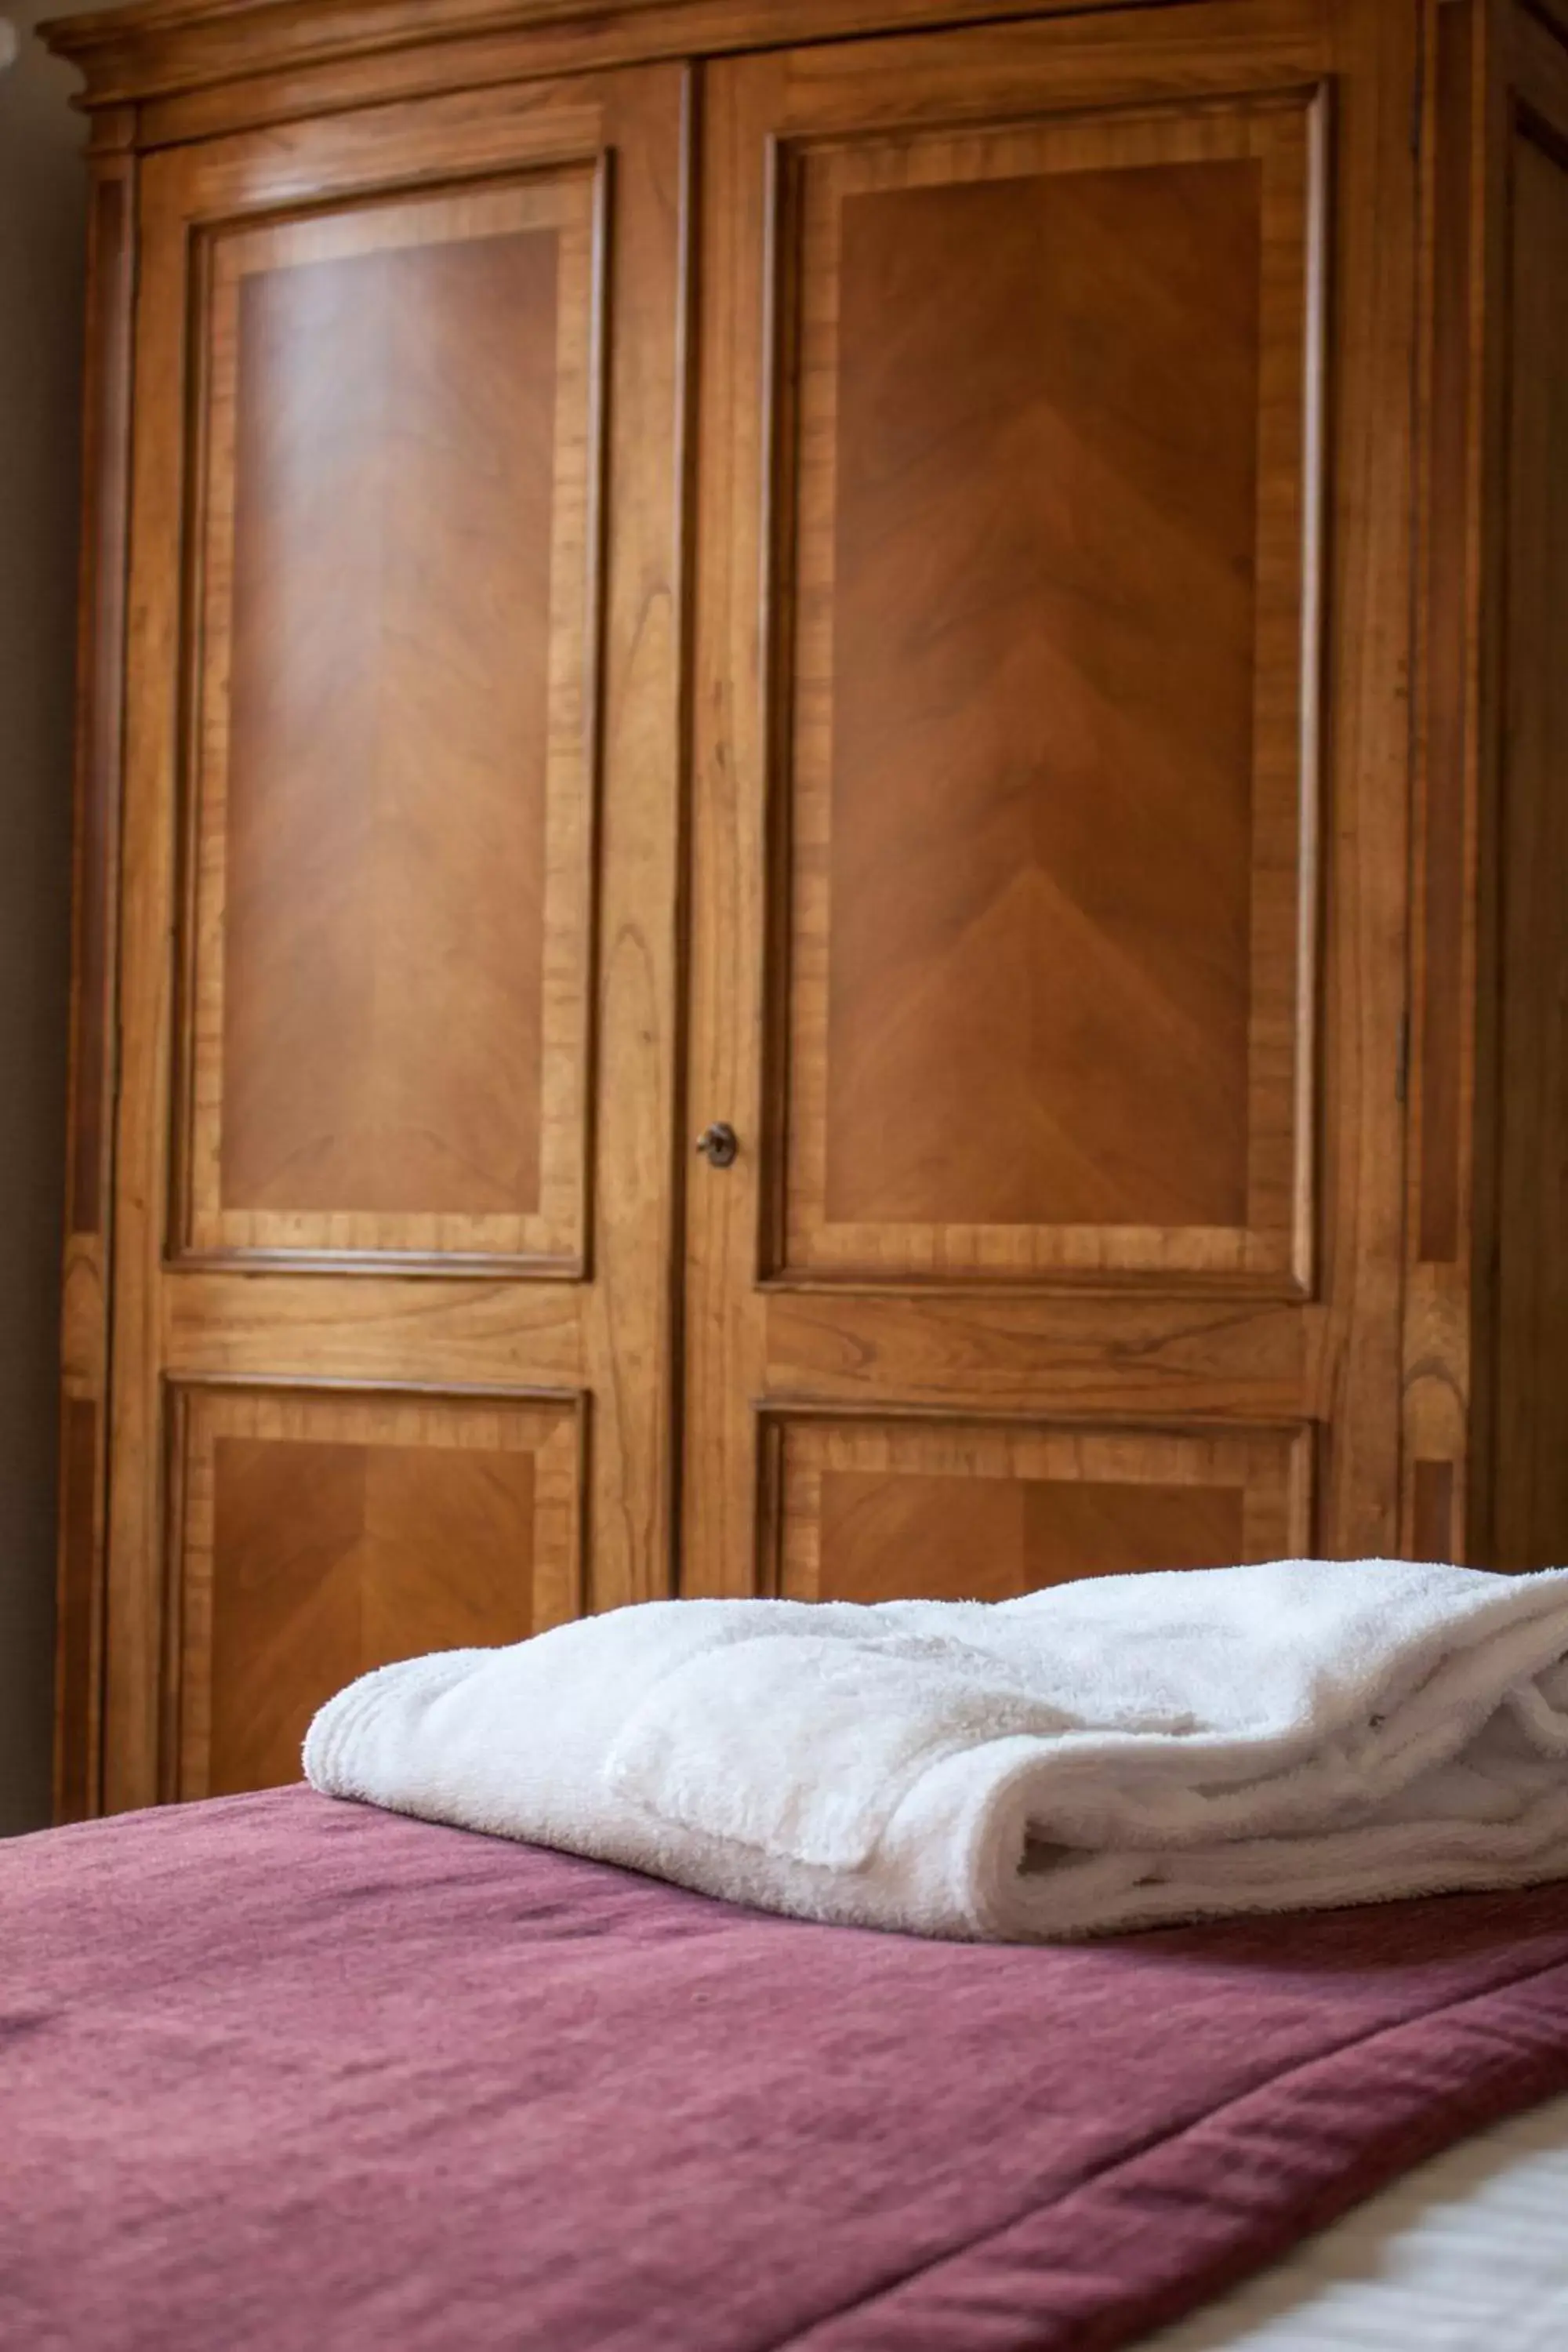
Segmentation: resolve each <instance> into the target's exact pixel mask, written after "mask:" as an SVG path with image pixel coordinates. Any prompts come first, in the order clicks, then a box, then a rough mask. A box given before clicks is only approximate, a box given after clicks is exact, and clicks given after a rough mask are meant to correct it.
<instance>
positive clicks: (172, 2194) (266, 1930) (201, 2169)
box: [0, 1790, 1568, 2352]
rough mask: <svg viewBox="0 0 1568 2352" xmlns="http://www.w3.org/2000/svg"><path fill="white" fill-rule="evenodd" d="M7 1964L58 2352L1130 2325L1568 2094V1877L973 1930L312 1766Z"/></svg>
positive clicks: (1038, 2333) (849, 2349)
mask: <svg viewBox="0 0 1568 2352" xmlns="http://www.w3.org/2000/svg"><path fill="white" fill-rule="evenodd" d="M0 1949H3V1953H4V1964H3V1973H0V2116H3V2117H4V2129H3V2137H0V2344H5V2345H6V2346H12V2345H15V2346H17V2347H21V2346H26V2347H28V2352H56V2347H64V2352H130V2347H136V2348H137V2352H219V2347H221V2348H222V2352H295V2347H299V2352H304V2347H310V2352H359V2347H365V2352H369V2347H377V2352H458V2347H461V2352H492V2347H493V2348H494V2352H501V2347H505V2352H535V2347H537V2352H611V2347H614V2352H784V2347H810V2352H1068V2347H1071V2352H1097V2347H1113V2346H1117V2345H1122V2344H1126V2343H1130V2342H1131V2341H1133V2340H1135V2339H1136V2338H1137V2337H1138V2336H1140V2335H1142V2333H1143V2332H1145V2331H1146V2330H1148V2329H1151V2328H1152V2327H1154V2326H1157V2325H1158V2324H1160V2323H1161V2322H1163V2321H1164V2320H1166V2319H1169V2318H1172V2317H1173V2316H1175V2315H1177V2314H1179V2313H1180V2312H1182V2311H1184V2310H1185V2309H1187V2308H1189V2307H1191V2306H1192V2305H1194V2304H1196V2303H1198V2302H1200V2301H1202V2300H1203V2299H1205V2297H1206V2296H1208V2295H1210V2294H1214V2293H1215V2292H1217V2291H1218V2290H1219V2289H1220V2288H1221V2287H1223V2286H1225V2285H1226V2284H1229V2283H1230V2282H1232V2281H1233V2280H1234V2279H1236V2278H1237V2277H1238V2276H1239V2275H1241V2274H1242V2273H1244V2272H1246V2271H1247V2270H1248V2269H1251V2268H1253V2267H1256V2266H1257V2265H1258V2264H1260V2263H1265V2262H1267V2261H1268V2260H1269V2259H1270V2258H1271V2257H1272V2256H1274V2255H1275V2254H1276V2253H1278V2252H1280V2251H1281V2250H1282V2249H1283V2248H1284V2247H1285V2246H1287V2245H1288V2244H1289V2242H1291V2241H1292V2240H1294V2239H1296V2238H1298V2237H1300V2235H1301V2234H1302V2233H1303V2232H1304V2231H1308V2230H1310V2229H1311V2228H1313V2227H1315V2226H1317V2225H1318V2224H1320V2223H1321V2222H1323V2221H1327V2220H1329V2219H1330V2218H1331V2217H1332V2216H1333V2215H1334V2214H1335V2213H1337V2212H1339V2211H1341V2210H1342V2209H1343V2208H1344V2207H1345V2206H1347V2205H1348V2204H1350V2203H1352V2201H1353V2200H1355V2199H1356V2198H1358V2197H1360V2196H1363V2195H1364V2194H1366V2193H1367V2192H1369V2191H1370V2190H1372V2189H1374V2188H1376V2187H1378V2186H1379V2185H1381V2183H1382V2182H1384V2180H1386V2179H1389V2178H1390V2177H1391V2176H1392V2175H1393V2174H1394V2173H1395V2172H1397V2171H1400V2170H1402V2169H1403V2168H1405V2167H1406V2166H1408V2165H1410V2164H1413V2163H1415V2161H1416V2160H1417V2159H1419V2158H1422V2157H1424V2156H1426V2155H1427V2154H1428V2153H1430V2152H1432V2151H1434V2150H1436V2149H1437V2148H1439V2147H1442V2146H1444V2145H1445V2144H1446V2143H1447V2142H1450V2141H1452V2140H1454V2139H1456V2138H1458V2137H1461V2136H1462V2135H1463V2134H1465V2133H1466V2132H1468V2131H1470V2130H1472V2129H1474V2128H1476V2127H1478V2126H1481V2125H1483V2124H1485V2123H1488V2122H1490V2121H1492V2120H1494V2119H1496V2118H1498V2117H1499V2116H1502V2115H1504V2114H1506V2113H1508V2112H1509V2111H1510V2110H1513V2109H1517V2108H1520V2107H1523V2106H1526V2105H1530V2104H1531V2102H1532V2101H1534V2100H1537V2099H1541V2098H1544V2097H1547V2096H1549V2095H1553V2094H1556V2093H1561V2092H1565V2091H1568V1886H1557V1887H1549V1888H1544V1889H1542V1890H1540V1891H1539V1892H1536V1893H1533V1894H1527V1895H1504V1896H1474V1895H1468V1896H1449V1897H1447V1898H1441V1899H1437V1900H1434V1901H1426V1902H1421V1903H1407V1904H1401V1905H1396V1906H1387V1907H1385V1908H1383V1909H1374V1910H1365V1911H1354V1912H1341V1913H1332V1914H1324V1915H1321V1916H1315V1917H1302V1918H1295V1919H1281V1920H1275V1921H1271V1922H1257V1921H1254V1922H1249V1923H1239V1924H1237V1923H1233V1924H1230V1925H1227V1926H1226V1927H1211V1928H1205V1929H1194V1928H1188V1929H1176V1930H1165V1931H1163V1932H1162V1933H1160V1934H1157V1935H1148V1936H1142V1937H1131V1938H1128V1939H1125V1940H1123V1941H1121V1942H1116V1943H1107V1944H1101V1945H1097V1946H1089V1947H1080V1948H1065V1949H1056V1950H1028V1949H1020V1948H996V1947H977V1946H966V1945H952V1944H939V1943H931V1942H926V1941H914V1940H906V1939H905V1938H903V1937H895V1936H879V1935H873V1934H869V1933H865V1932H862V1931H859V1930H855V1929H848V1928H838V1927H815V1926H810V1925H806V1924H805V1923H803V1922H800V1921H795V1920H784V1919H778V1918H771V1917H762V1916H756V1915H754V1914H752V1913H749V1912H745V1911H741V1910H736V1909H732V1908H729V1907H727V1906H723V1905H721V1904H717V1903H712V1902H710V1901H707V1900H705V1899H704V1898H703V1897H701V1896H699V1895H688V1894H684V1893H682V1892H680V1891H679V1890H677V1889H675V1888H673V1887H668V1886H664V1885H656V1884H654V1883H652V1882H650V1881H647V1880H643V1879H639V1878H637V1877H634V1876H632V1875H630V1874H626V1873H624V1872H618V1871H615V1870H609V1869H605V1868H604V1867H602V1866H601V1865H599V1864H594V1863H587V1862H581V1861H576V1860H573V1859H570V1858H568V1857H566V1856H563V1855H560V1854H554V1853H542V1852H540V1851H537V1850H534V1849H531V1848H529V1847H526V1846H519V1845H512V1844H508V1843H500V1842H496V1841H492V1840H489V1839H486V1838H481V1837H475V1836H469V1835H468V1834H466V1833H464V1832H460V1831H454V1830H445V1829H436V1828H431V1827H429V1826H427V1825H426V1824H423V1823H419V1822H409V1821H403V1820H400V1819H398V1818H396V1817H395V1816H394V1815H391V1814H387V1813H381V1812H375V1811H366V1810H362V1809H359V1808H356V1807H354V1806H351V1805H342V1804H336V1803H333V1802H331V1801H329V1800H326V1799H323V1798H320V1797H316V1796H313V1795H311V1794H310V1793H309V1792H308V1791H306V1790H279V1791H277V1792H275V1793H272V1794H269V1795H266V1796H261V1797H248V1798H232V1799H228V1800H226V1801H223V1802H220V1803H216V1804H210V1805H195V1806H188V1807H184V1808H179V1809H174V1810H170V1811H163V1812H159V1813H147V1814H141V1815H135V1816H131V1817H128V1818H125V1819H122V1820H121V1821H118V1822H104V1823H98V1824H92V1825H89V1826H85V1827H82V1828H79V1829H70V1830H62V1831H56V1832H51V1833H49V1834H47V1835H45V1836H42V1837H37V1838H29V1839H23V1840H20V1841H17V1842H16V1843H12V1844H9V1845H5V1846H0Z"/></svg>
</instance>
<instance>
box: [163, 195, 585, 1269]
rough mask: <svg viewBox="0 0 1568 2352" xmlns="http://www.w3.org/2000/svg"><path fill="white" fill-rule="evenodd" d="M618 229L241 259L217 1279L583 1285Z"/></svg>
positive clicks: (215, 701) (217, 1059)
mask: <svg viewBox="0 0 1568 2352" xmlns="http://www.w3.org/2000/svg"><path fill="white" fill-rule="evenodd" d="M594 213H595V190H594V175H593V173H592V172H591V171H589V170H586V169H580V170H577V171H574V172H570V173H556V174H551V175H549V176H540V177H533V178H530V179H529V180H528V181H526V182H523V183H521V184H515V185H513V186H511V187H505V188H496V189H492V190H488V191H484V192H480V193H476V194H466V195H463V196H454V197H443V198H437V199H434V200H426V201H425V202H421V203H413V204H402V205H375V206H373V207H360V208H356V209H355V210H353V211H343V212H331V213H326V214H321V215H315V216H313V217H312V218H310V220H308V221H304V222H290V223H288V224H286V225H283V226H278V227H272V226H259V227H251V228H243V229H239V230H235V231H228V232H225V233H222V234H220V235H219V236H216V238H215V240H214V241H213V244H212V247H211V249H210V251H209V253H208V254H207V255H206V257H205V271H204V277H205V282H206V285H207V287H208V289H210V290H209V293H208V307H207V318H208V325H207V344H208V354H209V356H208V363H207V380H206V388H205V400H204V404H203V414H202V415H201V416H200V418H199V423H200V425H201V428H202V431H201V446H202V448H203V452H204V460H205V499H204V511H205V564H204V587H203V592H202V595H203V632H202V651H201V701H200V710H199V717H198V719H197V721H196V725H197V728H198V730H199V731H198V740H199V744H200V762H201V766H200V782H199V786H198V799H197V806H196V810H195V832H194V837H193V841H192V845H191V852H190V859H191V866H192V869H193V873H194V877H195V890H194V907H193V919H194V923H195V941H194V946H193V950H192V951H191V953H190V955H189V957H188V970H189V981H188V986H189V991H190V994H191V998H192V1001H193V1008H194V1010H193V1040H192V1047H191V1058H192V1069H191V1079H190V1083H191V1110H190V1119H191V1135H190V1141H189V1147H188V1164H189V1200H188V1204H187V1210H186V1214H187V1217H188V1220H189V1223H188V1232H189V1236H190V1241H191V1244H192V1246H193V1247H194V1249H195V1251H196V1252H198V1253H210V1252H219V1253H226V1254H233V1253H235V1252H245V1251H247V1250H249V1249H253V1248H261V1249H266V1250H268V1251H270V1252H273V1253H278V1252H281V1251H298V1250H310V1251H315V1252H319V1253H321V1254H325V1255H339V1256H347V1255H353V1254H354V1253H355V1252H357V1251H361V1250H369V1251H372V1252H374V1253H377V1254H384V1253H395V1252H398V1251H404V1252H410V1253H415V1254H428V1255H439V1254H441V1253H442V1252H443V1251H456V1252H458V1253H459V1254H462V1255H470V1256H482V1255H490V1254H494V1255H510V1256H517V1257H529V1258H540V1259H550V1258H555V1259H559V1260H564V1261H566V1262H568V1263H569V1264H575V1263H577V1262H579V1261H580V1259H581V1256H582V1254H583V1249H584V1209H583V1202H582V1190H583V1179H584V1105H585V1098H586V1081H587V1076H588V1071H587V1061H586V1053H585V1039H586V1035H587V1028H588V1021H587V1003H588V992H589V980H588V970H587V963H588V953H589V940H588V921H589V906H590V867H591V858H592V832H591V817H592V810H593V803H594V794H593V790H592V777H593V718H594V714H595V707H596V697H595V683H594V679H595V667H596V654H597V647H596V645H595V635H596V631H595V617H594V593H595V563H594V560H593V541H592V515H593V511H594V508H595V503H596V492H595V480H594V477H595V430H594V417H595V405H596V404H595V391H594V383H593V369H592V345H593V340H594V329H595V316H594V313H595V296H594V286H593V246H594ZM432 353H438V354H440V355H441V357H440V360H439V362H438V363H437V364H432V360H431V354H432Z"/></svg>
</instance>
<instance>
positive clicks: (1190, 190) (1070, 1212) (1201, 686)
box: [775, 100, 1321, 1281]
mask: <svg viewBox="0 0 1568 2352" xmlns="http://www.w3.org/2000/svg"><path fill="white" fill-rule="evenodd" d="M1315 155H1316V136H1315V132H1314V131H1313V127H1312V115H1311V110H1310V107H1309V106H1307V105H1305V104H1304V103H1303V102H1302V101H1300V100H1297V101H1293V102H1291V103H1290V104H1289V105H1287V106H1279V105H1263V106H1260V107H1258V108H1256V109H1249V108H1246V107H1243V106H1237V107H1235V108H1216V109H1214V110H1206V111H1205V112H1204V113H1203V114H1201V115H1197V116H1191V115H1189V116H1184V115H1182V114H1179V113H1171V114H1167V115H1154V116H1149V117H1144V118H1142V119H1140V118H1138V117H1136V116H1131V117H1130V116H1128V115H1126V114H1124V113H1119V114H1118V115H1117V116H1115V117H1114V118H1107V119H1102V120H1098V121H1097V120H1095V119H1094V118H1092V117H1089V118H1088V119H1085V120H1080V121H1074V122H1073V123H1072V124H1071V125H1070V126H1069V125H1066V124H1061V123H1053V124H1051V125H1050V126H1049V127H1048V128H1047V127H1045V126H1042V127H1040V128H1038V129H1027V130H1026V129H1021V128H1020V129H1016V130H1013V129H1009V130H995V131H991V130H984V129H981V128H976V129H975V130H973V131H967V132H965V133H964V135H963V137H962V139H955V138H952V137H947V136H942V135H936V134H933V135H931V137H929V138H923V139H918V140H915V139H910V137H908V136H900V137H899V138H897V139H892V138H889V139H885V140H883V141H879V142H869V141H867V142H847V143H845V144H843V145H829V146H827V147H826V148H824V149H822V150H820V151H808V152H806V154H805V159H804V161H803V163H802V165H801V181H802V184H801V187H800V191H799V194H798V201H797V203H796V205H795V207H794V209H795V211H796V213H797V214H798V218H799V232H798V234H799V257H798V265H797V266H798V275H799V292H798V295H797V297H796V300H797V302H798V306H799V310H800V314H801V324H800V328H799V335H798V345H799V349H798V359H797V361H796V362H795V365H796V367H797V371H798V388H797V391H796V394H795V399H796V401H797V402H798V408H799V423H798V428H797V431H796V434H795V443H796V446H798V452H799V456H798V460H797V461H796V478H795V485H794V487H795V506H796V509H797V520H796V524H795V574H796V581H797V585H796V590H795V614H794V627H793V630H792V632H791V634H790V637H789V641H788V642H789V647H790V655H791V671H792V675H791V677H788V678H783V677H781V678H780V679H779V680H778V681H777V683H776V686H775V691H778V692H780V693H787V694H789V695H790V697H791V700H792V705H793V710H792V726H791V739H790V740H791V745H792V767H791V775H792V786H791V809H790V816H791V824H790V836H791V844H792V882H791V890H792V900H793V904H792V913H791V917H790V924H789V934H790V935H789V961H788V978H787V982H786V983H781V984H784V985H787V989H788V995H789V1011H788V1027H789V1080H788V1104H789V1110H788V1118H789V1133H788V1139H787V1154H788V1172H787V1178H786V1192H787V1206H786V1233H785V1238H784V1253H785V1254H784V1263H785V1265H788V1266H789V1267H792V1268H817V1269H825V1268H837V1269H838V1270H841V1271H847V1270H849V1269H854V1270H855V1271H858V1272H863V1273H868V1274H869V1273H875V1274H879V1275H883V1276H900V1275H904V1276H907V1275H910V1274H932V1275H949V1276H951V1275H952V1274H958V1273H965V1272H973V1271H977V1270H981V1269H984V1270H985V1271H987V1272H992V1273H1010V1274H1029V1273H1036V1272H1038V1271H1040V1270H1042V1269H1043V1268H1046V1267H1064V1266H1065V1267H1076V1268H1079V1269H1082V1268H1095V1267H1104V1266H1107V1265H1110V1266H1114V1267H1117V1268H1121V1269H1127V1268H1137V1267H1152V1266H1160V1267H1163V1268H1165V1269H1172V1268H1181V1267H1188V1268H1193V1267H1203V1268H1205V1269H1207V1270H1213V1269H1215V1268H1222V1269H1225V1270H1227V1271H1232V1272H1246V1273H1253V1274H1263V1275H1268V1273H1270V1272H1271V1273H1272V1274H1273V1276H1274V1278H1275V1280H1276V1281H1279V1279H1280V1278H1281V1277H1284V1278H1286V1279H1289V1276H1290V1275H1291V1274H1292V1273H1294V1274H1295V1275H1296V1276H1298V1277H1299V1278H1300V1277H1301V1276H1304V1274H1305V1271H1306V1266H1307V1261H1308V1255H1309V1250H1310V1200H1309V1198H1308V1194H1307V1191H1306V1178H1307V1171H1308V1167H1309V1158H1308V1155H1307V1154H1306V1151H1305V1142H1306V1139H1305V1138H1303V1137H1302V1135H1301V1134H1300V1132H1299V1130H1298V1109H1299V1105H1300V1100H1301V1093H1302V1085H1301V1081H1302V1073H1303V1071H1304V1069H1305V1068H1306V1067H1307V1066H1309V1065H1310V1020H1311V993H1310V982H1308V981H1307V980H1306V977H1305V976H1306V975H1307V974H1309V973H1310V959H1311V952H1312V945H1313V932H1314V925H1313V919H1312V910H1311V904H1310V858H1307V857H1304V856H1303V839H1304V837H1306V838H1310V833H1311V829H1312V825H1313V822H1314V817H1313V812H1314V807H1315V793H1316V779H1315V777H1314V776H1313V775H1312V774H1311V773H1310V772H1304V771H1303V751H1304V747H1305V746H1307V745H1308V744H1309V743H1310V740H1311V736H1312V730H1311V723H1310V708H1309V706H1310V698H1311V695H1312V693H1313V691H1314V688H1313V684H1312V680H1311V672H1310V644H1311V641H1312V637H1313V633H1314V626H1315V623H1314V615H1313V587H1312V583H1311V581H1310V577H1308V576H1307V575H1306V574H1305V573H1304V571H1303V564H1304V560H1305V555H1306V550H1307V547H1308V544H1309V536H1308V534H1309V524H1310V511H1311V510H1312V509H1314V508H1315V504H1316V496H1317V493H1316V488H1315V486H1314V483H1313V481H1312V480H1311V478H1310V469H1311V462H1312V461H1311V456H1310V435H1309V427H1308V420H1307V416H1306V404H1307V401H1308V399H1309V397H1310V384H1311V383H1312V381H1313V378H1314V375H1315V373H1316V371H1317V369H1318V366H1319V365H1320V355H1319V354H1317V353H1316V352H1313V351H1311V350H1310V347H1309V346H1310V330H1309V320H1310V315H1311V307H1312V301H1313V296H1312V291H1311V287H1310V246H1311V234H1312V226H1311V225H1312V217H1313V214H1314V210H1315V206H1316V205H1317V202H1318V201H1319V196H1320V194H1321V192H1320V190H1319V189H1318V188H1317V187H1316V185H1315V184H1314V183H1315V163H1314V158H1315ZM957 354H962V357H961V358H959V357H957V356H955V355H957ZM785 462H786V464H787V463H789V460H788V459H787V458H786V461H785ZM1304 958H1305V962H1304V961H1303V959H1304Z"/></svg>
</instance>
